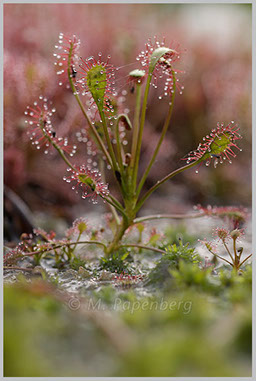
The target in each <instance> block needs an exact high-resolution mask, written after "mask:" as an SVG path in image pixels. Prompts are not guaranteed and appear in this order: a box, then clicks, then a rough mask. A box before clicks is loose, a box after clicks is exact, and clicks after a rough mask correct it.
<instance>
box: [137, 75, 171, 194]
mask: <svg viewBox="0 0 256 381" xmlns="http://www.w3.org/2000/svg"><path fill="white" fill-rule="evenodd" d="M172 75H173V90H174V91H173V93H172V96H171V104H170V107H169V111H168V114H167V117H166V119H165V122H164V126H163V129H162V133H161V136H160V139H159V141H158V143H157V146H156V148H155V151H154V153H153V156H152V158H151V160H150V162H149V164H148V167H147V169H146V170H145V173H144V174H143V176H142V179H141V181H140V183H139V185H138V189H137V192H136V195H137V197H139V194H140V192H141V189H142V187H143V185H144V183H145V181H146V179H147V177H148V174H149V172H150V169H151V167H152V165H153V164H154V162H155V159H156V156H157V154H158V152H159V149H160V147H161V145H162V142H163V140H164V137H165V134H166V132H167V130H168V127H169V124H170V120H171V116H172V110H173V104H174V98H175V92H176V83H175V82H176V77H175V73H174V71H172Z"/></svg>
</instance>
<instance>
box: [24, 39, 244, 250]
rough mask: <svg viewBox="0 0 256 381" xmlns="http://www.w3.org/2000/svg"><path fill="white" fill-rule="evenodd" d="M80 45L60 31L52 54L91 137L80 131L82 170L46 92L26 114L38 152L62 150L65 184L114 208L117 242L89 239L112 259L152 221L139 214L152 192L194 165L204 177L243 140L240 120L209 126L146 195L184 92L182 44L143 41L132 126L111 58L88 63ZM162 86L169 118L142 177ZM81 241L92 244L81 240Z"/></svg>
mask: <svg viewBox="0 0 256 381" xmlns="http://www.w3.org/2000/svg"><path fill="white" fill-rule="evenodd" d="M79 48H80V40H79V38H78V37H76V36H72V37H69V36H66V35H64V34H62V33H60V35H59V41H58V44H57V45H56V46H55V53H54V57H55V65H56V67H57V75H58V80H59V84H60V85H63V86H65V87H68V88H69V89H70V91H72V93H73V95H74V97H75V99H76V101H77V107H79V108H80V110H81V113H82V114H83V116H84V118H85V122H86V126H87V129H86V134H85V133H84V132H81V133H78V141H80V142H87V152H88V153H89V155H90V159H87V160H86V159H85V163H84V164H82V165H77V164H76V161H75V153H76V149H77V147H76V146H75V145H70V144H69V142H68V139H67V138H65V137H62V136H61V131H60V130H59V129H58V126H55V125H54V112H55V111H56V110H55V108H54V106H53V103H51V102H49V101H48V99H47V98H45V97H44V96H43V95H40V96H39V99H38V100H37V101H35V102H34V104H33V105H29V106H28V107H27V110H26V111H25V115H26V123H27V131H28V134H29V136H30V139H31V141H32V144H33V145H34V146H35V147H36V148H37V149H41V150H43V151H44V153H45V154H47V153H48V152H49V151H50V150H52V149H55V150H57V151H58V153H59V155H60V156H61V158H62V159H63V160H64V162H65V163H66V166H67V172H66V174H63V179H64V180H65V181H66V182H67V183H68V184H70V187H72V189H73V190H74V191H75V192H76V193H79V194H81V197H82V198H83V199H85V202H86V200H87V199H91V200H92V202H93V203H94V204H97V202H98V200H99V199H102V200H103V201H104V202H105V203H106V204H108V205H109V208H110V209H111V212H112V214H113V220H114V228H113V237H112V239H111V240H110V241H109V242H103V241H97V240H95V239H94V240H91V241H88V243H95V244H98V245H100V246H101V247H102V248H103V250H104V254H105V256H107V257H108V256H110V255H112V254H113V253H114V252H115V251H118V250H119V249H120V248H122V247H124V246H129V245H128V244H125V245H124V244H123V243H122V238H123V236H124V234H125V232H126V231H127V229H128V228H129V227H131V226H132V225H133V224H135V223H138V222H140V221H142V220H146V219H147V217H144V218H137V214H138V212H139V211H140V210H141V208H143V205H144V203H145V201H146V200H147V199H148V198H149V197H150V196H151V195H152V193H153V192H154V191H156V190H157V189H158V188H159V187H160V186H161V185H162V184H163V183H165V182H166V181H168V180H170V179H172V178H173V177H174V176H176V175H179V174H180V173H181V172H183V171H185V170H189V169H191V168H192V167H195V169H194V170H195V172H196V173H198V170H199V168H200V166H201V165H203V164H205V165H206V166H210V165H211V166H213V167H214V168H216V167H217V165H218V164H222V163H225V162H228V163H230V164H231V163H232V160H233V158H235V157H236V153H237V152H238V151H241V149H240V148H239V147H238V145H237V142H238V141H239V140H240V139H241V135H240V134H239V127H238V125H237V124H236V123H235V122H234V121H231V122H230V123H228V124H224V123H217V125H216V126H211V127H210V126H209V127H208V126H206V136H205V137H204V138H203V139H202V142H201V143H199V145H198V147H197V148H196V149H195V150H194V151H192V152H190V153H188V155H187V156H186V157H185V158H184V157H183V158H180V159H181V160H183V161H181V163H182V165H181V166H180V167H179V168H177V169H176V170H174V171H172V172H171V173H167V174H166V176H165V177H164V178H162V179H159V180H158V181H157V182H156V183H155V184H154V185H153V186H152V187H151V188H150V189H148V190H147V191H144V189H143V188H144V185H145V182H146V180H147V177H148V175H149V173H150V170H151V168H152V166H153V164H154V163H155V161H156V158H157V155H158V153H159V150H160V148H161V145H162V143H163V140H164V138H165V135H166V132H167V130H168V128H170V124H171V117H172V111H173V108H174V106H175V97H176V94H177V93H178V94H179V93H182V92H183V90H184V88H183V86H181V85H180V81H179V79H180V78H179V77H180V76H181V75H182V71H181V70H179V61H180V60H181V59H182V50H181V48H180V46H179V45H177V44H176V45H169V44H168V42H167V41H166V40H165V39H163V40H162V41H161V40H158V39H157V38H153V39H149V40H148V42H147V43H146V44H145V46H144V48H143V50H142V51H141V53H140V54H139V55H138V56H137V60H136V62H137V68H136V69H135V70H132V71H131V72H129V73H127V78H128V80H127V87H129V89H130V91H131V92H132V93H134V101H135V105H134V110H135V111H134V118H133V120H132V121H131V120H130V118H129V116H128V114H127V113H125V112H124V111H123V110H125V109H124V108H123V107H121V106H120V104H119V103H118V88H117V87H116V82H115V76H116V71H117V68H115V66H114V65H113V64H112V63H111V57H110V56H108V57H106V59H105V58H104V57H102V54H101V53H99V54H98V56H97V57H92V56H91V57H87V58H82V57H80V54H79ZM56 80H57V79H56ZM161 84H163V88H162V89H161V95H160V96H159V98H160V99H161V98H166V99H167V100H168V101H167V102H166V117H165V121H164V124H163V127H162V131H161V135H160V138H159V140H158V141H157V142H156V145H155V149H154V152H153V154H152V157H151V159H150V160H149V162H148V163H147V166H146V169H145V171H144V173H143V174H142V176H141V177H139V176H138V169H139V165H140V159H141V147H142V139H143V129H144V125H145V120H146V115H147V108H148V98H149V93H150V92H151V91H152V92H153V91H154V88H155V87H158V88H159V87H160V86H161ZM37 98H38V95H37ZM128 131H129V133H128ZM127 136H129V141H128V140H127V139H128V138H127ZM45 160H46V159H45ZM105 167H106V168H108V169H109V170H111V171H112V172H113V176H114V178H115V181H116V184H117V186H118V190H119V197H115V196H114V195H113V194H112V192H111V184H107V183H106V182H105V175H104V168H105ZM209 170H213V169H209ZM157 217H159V216H156V218H157ZM153 218H154V216H150V217H148V219H153ZM84 225H85V223H83V220H79V222H77V223H76V224H75V227H74V229H75V228H76V229H77V231H78V233H79V234H80V235H81V234H82V232H83V230H84V229H85V228H86V227H85V226H84ZM41 233H42V232H41ZM41 233H40V234H41ZM42 234H43V233H42ZM42 234H41V235H42ZM83 243H86V242H85V241H83ZM72 245H73V247H74V243H73V242H72V241H71V240H70V239H69V237H67V239H66V240H63V241H58V244H56V243H54V240H53V239H50V238H49V237H48V238H47V239H45V240H44V243H43V244H41V246H37V248H36V250H35V251H34V252H33V251H32V253H31V254H36V253H37V252H38V253H39V252H40V251H41V252H45V251H49V250H55V251H56V250H57V249H58V248H59V247H64V248H65V252H66V254H67V255H71V254H70V253H71V251H70V248H71V247H72ZM130 246H136V245H134V244H131V245H130Z"/></svg>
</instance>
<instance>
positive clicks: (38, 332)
mask: <svg viewBox="0 0 256 381" xmlns="http://www.w3.org/2000/svg"><path fill="white" fill-rule="evenodd" d="M181 264H182V266H181V267H182V268H183V270H182V271H183V276H179V275H180V274H179V273H178V271H176V270H175V271H173V272H172V273H175V272H176V274H173V275H174V276H173V279H172V287H170V283H168V282H167V283H166V284H165V286H164V288H163V289H161V291H160V290H159V288H158V286H157V287H156V289H155V291H154V292H153V294H151V295H150V294H148V291H149V289H150V290H152V285H150V288H149V289H147V288H146V289H145V291H144V292H143V295H140V296H138V294H136V293H137V291H136V290H134V289H133V288H128V289H125V288H123V289H120V288H116V287H114V286H113V285H110V284H109V282H106V284H105V285H103V284H102V286H101V287H100V288H99V290H97V291H94V290H91V291H90V290H86V293H85V295H84V297H80V296H78V295H77V294H75V295H72V294H69V295H68V294H67V293H66V292H65V290H63V289H62V290H60V289H57V288H56V286H55V285H54V284H50V283H46V282H44V281H43V280H39V279H36V278H34V279H30V281H29V282H27V281H26V279H25V278H24V277H22V276H20V277H19V281H18V282H16V284H15V285H10V284H9V285H6V286H5V290H4V292H5V297H4V300H5V309H4V311H5V312H4V317H5V319H4V327H5V330H4V372H5V373H4V375H5V376H6V377H15V376H16V377H64V376H65V377H69V376H70V377H71V376H72V377H75V376H80V377H81V376H84V377H86V376H87V377H88V376H89V377H93V376H98V377H100V376H119V377H120V376H126V377H127V376H130V377H132V376H133V377H134V376H144V377H154V376H155V377H156V376H158V377H168V376H169V377H174V376H177V377H179V376H180V377H185V376H190V377H191V376H194V377H195V376H196V377H200V376H201V377H206V376H207V377H209V376H212V377H218V376H222V377H224V376H227V377H232V376H234V377H235V376H236V377H237V376H244V377H246V376H250V375H251V345H252V344H251V336H252V315H251V281H252V274H251V267H250V266H248V268H247V269H246V270H245V272H244V274H243V276H237V275H235V274H233V273H231V272H230V271H225V270H224V271H223V272H222V274H221V276H220V277H219V278H218V279H217V278H216V277H215V279H214V277H211V276H210V271H211V270H209V269H208V270H205V271H202V270H199V269H198V268H196V266H195V265H193V264H191V263H185V262H181ZM192 274H193V276H191V275H192ZM188 285H189V287H188ZM177 286H178V287H177ZM162 291H163V292H162ZM77 298H79V300H80V301H79V302H78V299H77ZM117 300H118V303H117V302H116V301H117ZM70 301H71V302H70ZM72 301H73V302H72ZM88 301H89V303H91V305H94V306H96V307H95V309H92V308H88ZM97 301H100V304H99V305H98V307H97V304H96V303H97ZM72 303H74V304H73V306H74V310H73V311H72V309H71V308H70V306H71V305H72ZM76 303H80V304H76ZM121 303H122V304H121ZM125 303H126V304H125ZM133 303H134V304H133ZM135 303H137V305H136V304H135ZM143 303H145V304H143ZM149 303H153V304H152V308H150V307H147V306H149V305H150V304H149ZM154 303H155V304H154ZM161 303H167V304H168V306H171V305H172V307H171V308H169V307H168V308H166V307H161ZM171 303H172V304H171ZM179 303H180V304H179ZM79 306H80V307H79ZM117 306H118V307H117ZM135 306H136V307H135ZM145 306H146V307H145ZM156 306H157V307H156ZM162 306H163V304H162ZM188 307H189V308H188ZM133 308H134V310H132V309H133Z"/></svg>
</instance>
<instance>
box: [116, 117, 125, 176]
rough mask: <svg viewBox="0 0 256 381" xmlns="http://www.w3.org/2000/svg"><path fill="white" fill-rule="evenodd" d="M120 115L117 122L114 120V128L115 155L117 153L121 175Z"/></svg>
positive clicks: (122, 168)
mask: <svg viewBox="0 0 256 381" xmlns="http://www.w3.org/2000/svg"><path fill="white" fill-rule="evenodd" d="M121 117H122V115H119V116H118V118H117V120H116V126H115V134H116V153H117V160H118V164H119V168H120V172H121V175H122V174H123V172H124V164H123V158H122V152H121V149H122V148H121V147H122V146H121V142H120V137H119V128H118V127H119V121H120V118H121Z"/></svg>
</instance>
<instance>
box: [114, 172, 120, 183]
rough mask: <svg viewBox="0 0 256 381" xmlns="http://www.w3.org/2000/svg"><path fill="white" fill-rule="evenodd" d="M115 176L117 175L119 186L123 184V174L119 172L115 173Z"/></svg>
mask: <svg viewBox="0 0 256 381" xmlns="http://www.w3.org/2000/svg"><path fill="white" fill-rule="evenodd" d="M115 175H116V178H117V181H118V182H119V184H121V174H120V172H119V171H115Z"/></svg>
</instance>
